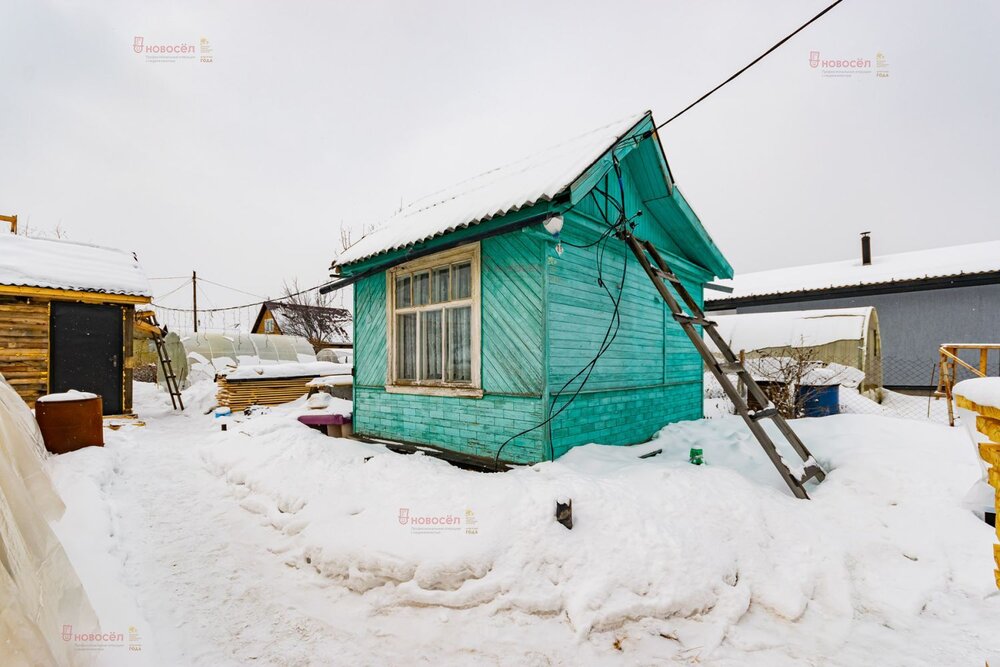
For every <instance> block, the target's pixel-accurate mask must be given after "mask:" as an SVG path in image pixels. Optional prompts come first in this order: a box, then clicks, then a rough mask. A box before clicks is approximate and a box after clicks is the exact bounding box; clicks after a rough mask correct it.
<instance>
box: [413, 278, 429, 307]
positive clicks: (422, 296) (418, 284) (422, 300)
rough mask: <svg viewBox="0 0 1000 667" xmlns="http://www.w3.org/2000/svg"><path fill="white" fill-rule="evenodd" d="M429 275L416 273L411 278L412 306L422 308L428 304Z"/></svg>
mask: <svg viewBox="0 0 1000 667" xmlns="http://www.w3.org/2000/svg"><path fill="white" fill-rule="evenodd" d="M430 291H431V274H429V273H427V272H424V273H417V274H415V275H414V276H413V305H414V306H423V305H426V304H427V303H430Z"/></svg>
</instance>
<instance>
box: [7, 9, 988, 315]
mask: <svg viewBox="0 0 1000 667" xmlns="http://www.w3.org/2000/svg"><path fill="white" fill-rule="evenodd" d="M826 4H827V2H826V0H822V1H821V2H812V1H811V2H806V1H804V0H801V1H800V0H795V1H792V0H785V1H780V2H779V1H769V2H742V1H740V2H737V1H731V2H717V1H707V0H699V1H697V2H694V1H684V2H681V1H679V0H659V1H656V2H614V3H608V2H580V1H574V2H537V1H535V2H511V1H509V0H505V1H503V2H499V1H495V2H476V1H473V0H460V1H455V2H436V1H421V2H416V1H412V0H409V1H402V0H400V1H398V2H391V3H390V2H381V3H378V2H364V3H362V2H327V3H318V2H314V3H312V2H311V3H307V2H277V1H269V2H251V1H248V0H239V1H232V2H205V1H204V0H199V1H197V2H176V1H171V2H142V3H136V2H132V1H129V2H101V3H95V2H38V1H37V0H25V1H21V0H14V1H11V0H4V2H3V5H2V9H0V95H2V98H0V99H2V103H0V213H17V214H19V216H20V218H21V220H22V224H24V223H25V222H27V223H28V224H30V225H31V227H32V228H35V229H39V230H44V229H51V228H54V227H55V226H56V225H61V227H62V228H63V229H64V230H65V231H66V232H67V233H68V235H69V237H70V238H71V239H73V240H80V241H88V242H94V243H100V244H106V245H114V246H118V247H122V248H126V249H129V250H134V251H135V252H137V253H138V255H139V257H140V259H141V261H142V263H143V265H144V267H145V269H146V271H147V273H148V274H149V275H150V276H152V277H169V276H177V275H182V274H189V273H190V271H191V270H192V269H197V270H198V272H199V275H200V276H202V277H204V278H206V279H209V280H212V281H215V282H218V283H223V284H228V285H232V286H235V287H238V288H240V289H242V290H245V291H246V292H249V293H252V294H260V295H265V296H268V295H269V296H276V295H278V294H279V293H280V291H281V284H282V281H283V280H290V279H292V278H296V277H297V278H298V279H299V281H300V283H301V284H303V285H306V284H309V285H311V284H316V283H318V282H320V281H321V280H323V279H324V278H325V277H326V275H327V267H328V266H329V263H330V260H331V259H332V257H333V256H334V254H335V253H336V251H337V250H338V246H339V227H340V225H341V223H342V222H343V223H344V224H347V225H353V226H356V227H360V226H361V225H362V224H365V223H377V222H378V221H380V220H382V219H384V218H385V217H386V216H387V215H389V214H390V213H391V212H392V211H393V210H394V209H396V208H398V207H399V205H400V202H401V201H408V200H410V199H413V198H416V197H418V196H420V195H422V194H424V193H426V192H428V191H433V190H436V189H438V188H440V187H442V186H445V185H449V184H451V183H453V182H455V181H458V180H460V179H463V178H465V177H467V176H469V175H472V174H475V173H478V172H481V171H483V170H484V169H487V168H490V167H493V166H496V165H499V164H503V163H505V162H507V161H509V160H512V159H516V158H518V157H521V156H523V155H525V154H528V153H531V152H534V151H535V150H537V149H539V148H543V147H545V146H547V145H549V144H551V143H554V142H557V141H559V140H562V139H565V138H569V137H572V136H574V135H576V134H579V133H580V132H584V131H587V130H589V129H592V128H594V127H597V126H600V125H603V124H606V123H608V122H610V121H613V120H617V119H619V118H622V117H625V116H628V115H630V114H633V113H635V112H638V111H642V110H645V109H652V111H653V113H654V116H655V117H656V118H658V119H659V120H661V121H662V120H664V119H666V118H667V117H669V116H670V115H672V114H673V113H674V112H676V111H677V110H679V109H681V108H683V107H684V106H685V105H687V104H688V103H689V102H690V101H692V100H693V99H695V98H697V97H698V96H699V95H700V94H702V93H703V92H705V91H706V90H708V89H709V88H711V87H712V86H714V85H715V84H717V83H718V82H720V81H721V80H723V79H724V78H726V77H727V76H728V75H729V74H731V73H732V72H733V71H735V70H736V69H738V68H739V67H741V66H742V65H744V64H745V63H746V62H748V61H749V60H751V59H752V58H753V57H755V56H756V55H758V54H759V53H760V52H761V51H763V50H764V49H765V48H766V47H768V46H770V45H771V44H772V43H773V42H775V41H776V40H777V39H778V38H780V37H781V36H783V35H784V34H785V33H787V32H789V31H790V30H791V29H793V28H794V27H797V26H798V25H799V24H801V23H802V22H803V21H805V20H806V19H807V18H809V17H811V16H812V15H813V14H814V13H815V12H817V11H818V10H819V9H820V8H822V7H823V6H825V5H826ZM998 19H1000V3H996V2H993V1H991V0H978V1H974V0H969V1H964V2H954V3H942V2H931V1H925V2H913V1H904V0H897V1H887V0H886V1H879V2H872V1H869V0H846V1H845V2H843V3H842V4H841V5H840V6H838V7H837V8H835V9H834V10H833V11H831V12H830V13H829V14H828V15H827V16H826V17H824V18H823V19H821V20H820V21H819V22H818V23H816V24H814V25H813V26H811V27H810V28H808V29H807V30H806V31H805V32H803V33H802V34H800V35H799V36H797V37H795V38H794V39H793V40H792V41H790V42H789V43H787V44H786V45H785V46H784V47H782V48H781V49H780V50H779V51H777V52H776V53H774V54H772V55H771V56H769V57H768V58H767V59H765V60H764V61H763V62H761V63H760V64H759V65H757V66H756V67H754V68H753V69H752V70H750V71H749V72H748V73H746V74H745V75H744V76H743V77H741V78H740V79H738V80H737V81H736V82H734V83H733V84H730V85H729V86H727V87H726V88H725V89H723V90H722V91H720V92H719V93H716V95H714V96H713V97H712V98H711V99H710V100H708V101H706V102H704V103H702V104H701V105H699V106H698V107H697V108H696V109H694V110H692V111H691V112H689V113H688V114H687V115H685V116H684V117H683V118H682V119H680V120H678V121H676V122H675V123H672V124H671V125H670V126H668V127H667V128H666V129H665V131H664V132H663V133H662V138H663V141H664V145H665V149H666V152H667V157H668V159H669V160H670V163H671V167H672V169H673V172H674V175H675V176H676V178H677V181H678V184H679V185H680V186H681V189H682V190H683V191H684V192H685V195H686V196H687V199H688V200H689V201H690V202H691V204H692V206H693V207H694V209H695V211H697V213H698V214H699V216H700V217H701V219H702V221H703V223H704V224H705V226H706V228H707V229H708V230H709V233H710V234H711V235H712V236H713V237H714V239H715V240H716V242H717V243H718V244H719V246H720V247H721V248H722V250H723V252H725V254H726V255H727V256H728V258H729V260H730V262H731V263H732V264H733V266H734V267H735V269H736V271H737V273H739V272H747V271H753V270H759V269H765V268H773V267H779V266H786V265H794V264H803V263H810V262H818V261H825V260H834V259H844V258H847V257H853V256H854V255H856V254H857V253H858V245H859V244H858V232H861V231H866V230H871V231H872V232H873V237H874V247H875V251H876V253H883V252H896V251H904V250H912V249H920V248H929V247H933V246H937V245H950V244H957V243H967V242H975V241H979V240H987V239H996V238H1000V224H998V216H997V214H996V212H995V206H996V205H995V192H996V184H997V183H998V182H1000V130H998V129H997V128H998V120H997V118H998V116H1000V112H998V108H1000V104H998V102H1000V73H998V70H997V68H998V67H1000V39H998V38H997V33H998V28H1000V20H998ZM136 36H141V37H143V39H144V44H146V45H151V44H171V45H173V44H193V45H199V44H200V42H199V40H200V39H201V38H206V39H207V40H208V44H209V46H210V48H211V50H212V52H211V57H212V62H211V63H202V62H199V58H194V59H191V60H182V61H177V62H149V61H147V59H146V55H145V54H136V53H134V51H133V48H132V46H133V40H134V38H135V37H136ZM810 51H819V52H820V54H821V58H823V59H827V58H830V59H834V58H837V59H858V58H863V59H868V60H871V61H872V64H873V65H874V64H875V61H876V53H879V52H881V53H882V54H884V56H885V62H886V64H887V66H886V67H885V68H884V69H885V71H887V72H888V75H889V76H887V77H876V76H875V74H874V73H869V74H856V75H854V76H850V77H839V78H832V77H825V76H823V70H822V68H815V69H814V68H811V67H810V66H809V53H810ZM178 284H180V281H173V282H171V281H157V282H156V283H154V285H155V287H156V289H157V291H158V294H163V293H164V292H166V291H168V290H169V289H173V287H174V286H176V285H178ZM205 298H206V299H207V300H209V301H208V302H206V303H204V305H206V306H207V305H216V306H223V305H232V304H236V303H241V302H244V301H246V300H253V299H252V297H249V296H246V295H241V294H239V293H235V292H231V291H227V290H223V289H221V288H215V287H212V286H206V296H205ZM187 299H188V295H187V293H186V290H182V291H181V293H178V294H175V295H173V296H170V297H167V299H166V301H165V303H169V304H175V305H180V306H183V305H186V303H187Z"/></svg>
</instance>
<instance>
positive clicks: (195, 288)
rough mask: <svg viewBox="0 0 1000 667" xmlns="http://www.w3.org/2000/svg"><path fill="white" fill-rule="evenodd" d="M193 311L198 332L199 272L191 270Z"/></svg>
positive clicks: (195, 328)
mask: <svg viewBox="0 0 1000 667" xmlns="http://www.w3.org/2000/svg"><path fill="white" fill-rule="evenodd" d="M191 312H192V314H193V315H194V332H195V333H198V272H197V271H192V272H191Z"/></svg>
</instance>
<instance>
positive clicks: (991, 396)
mask: <svg viewBox="0 0 1000 667" xmlns="http://www.w3.org/2000/svg"><path fill="white" fill-rule="evenodd" d="M952 394H954V395H955V396H961V397H963V398H965V399H966V400H969V401H972V402H973V403H975V404H976V405H978V406H983V407H992V408H994V409H996V410H997V411H998V412H1000V378H998V377H985V378H972V379H969V380H962V381H961V382H959V383H958V384H956V385H955V387H954V388H953V389H952Z"/></svg>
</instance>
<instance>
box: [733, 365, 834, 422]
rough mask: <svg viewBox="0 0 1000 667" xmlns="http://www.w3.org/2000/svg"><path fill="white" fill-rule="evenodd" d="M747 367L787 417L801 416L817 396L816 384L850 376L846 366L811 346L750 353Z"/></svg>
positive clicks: (825, 383) (765, 392) (823, 383)
mask: <svg viewBox="0 0 1000 667" xmlns="http://www.w3.org/2000/svg"><path fill="white" fill-rule="evenodd" d="M746 367H747V369H748V370H749V371H750V373H751V374H752V375H753V377H754V380H756V381H757V384H758V385H760V388H761V390H762V391H763V392H764V394H765V395H766V396H767V398H768V399H770V401H771V403H773V404H774V407H775V408H777V410H778V412H780V413H781V415H782V416H783V417H785V418H787V419H791V418H794V417H801V416H802V415H803V414H804V412H805V406H806V403H808V402H809V401H810V400H812V399H813V398H815V396H816V393H817V390H816V389H815V387H816V386H820V385H833V384H841V383H842V382H843V381H845V380H848V379H849V378H848V371H849V370H850V369H849V368H848V367H846V366H842V365H840V364H831V363H826V362H824V361H822V360H821V359H819V355H818V353H817V351H816V350H815V349H813V348H809V347H789V348H788V349H786V350H783V351H782V352H781V354H780V355H768V356H759V357H748V358H747V360H746Z"/></svg>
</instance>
